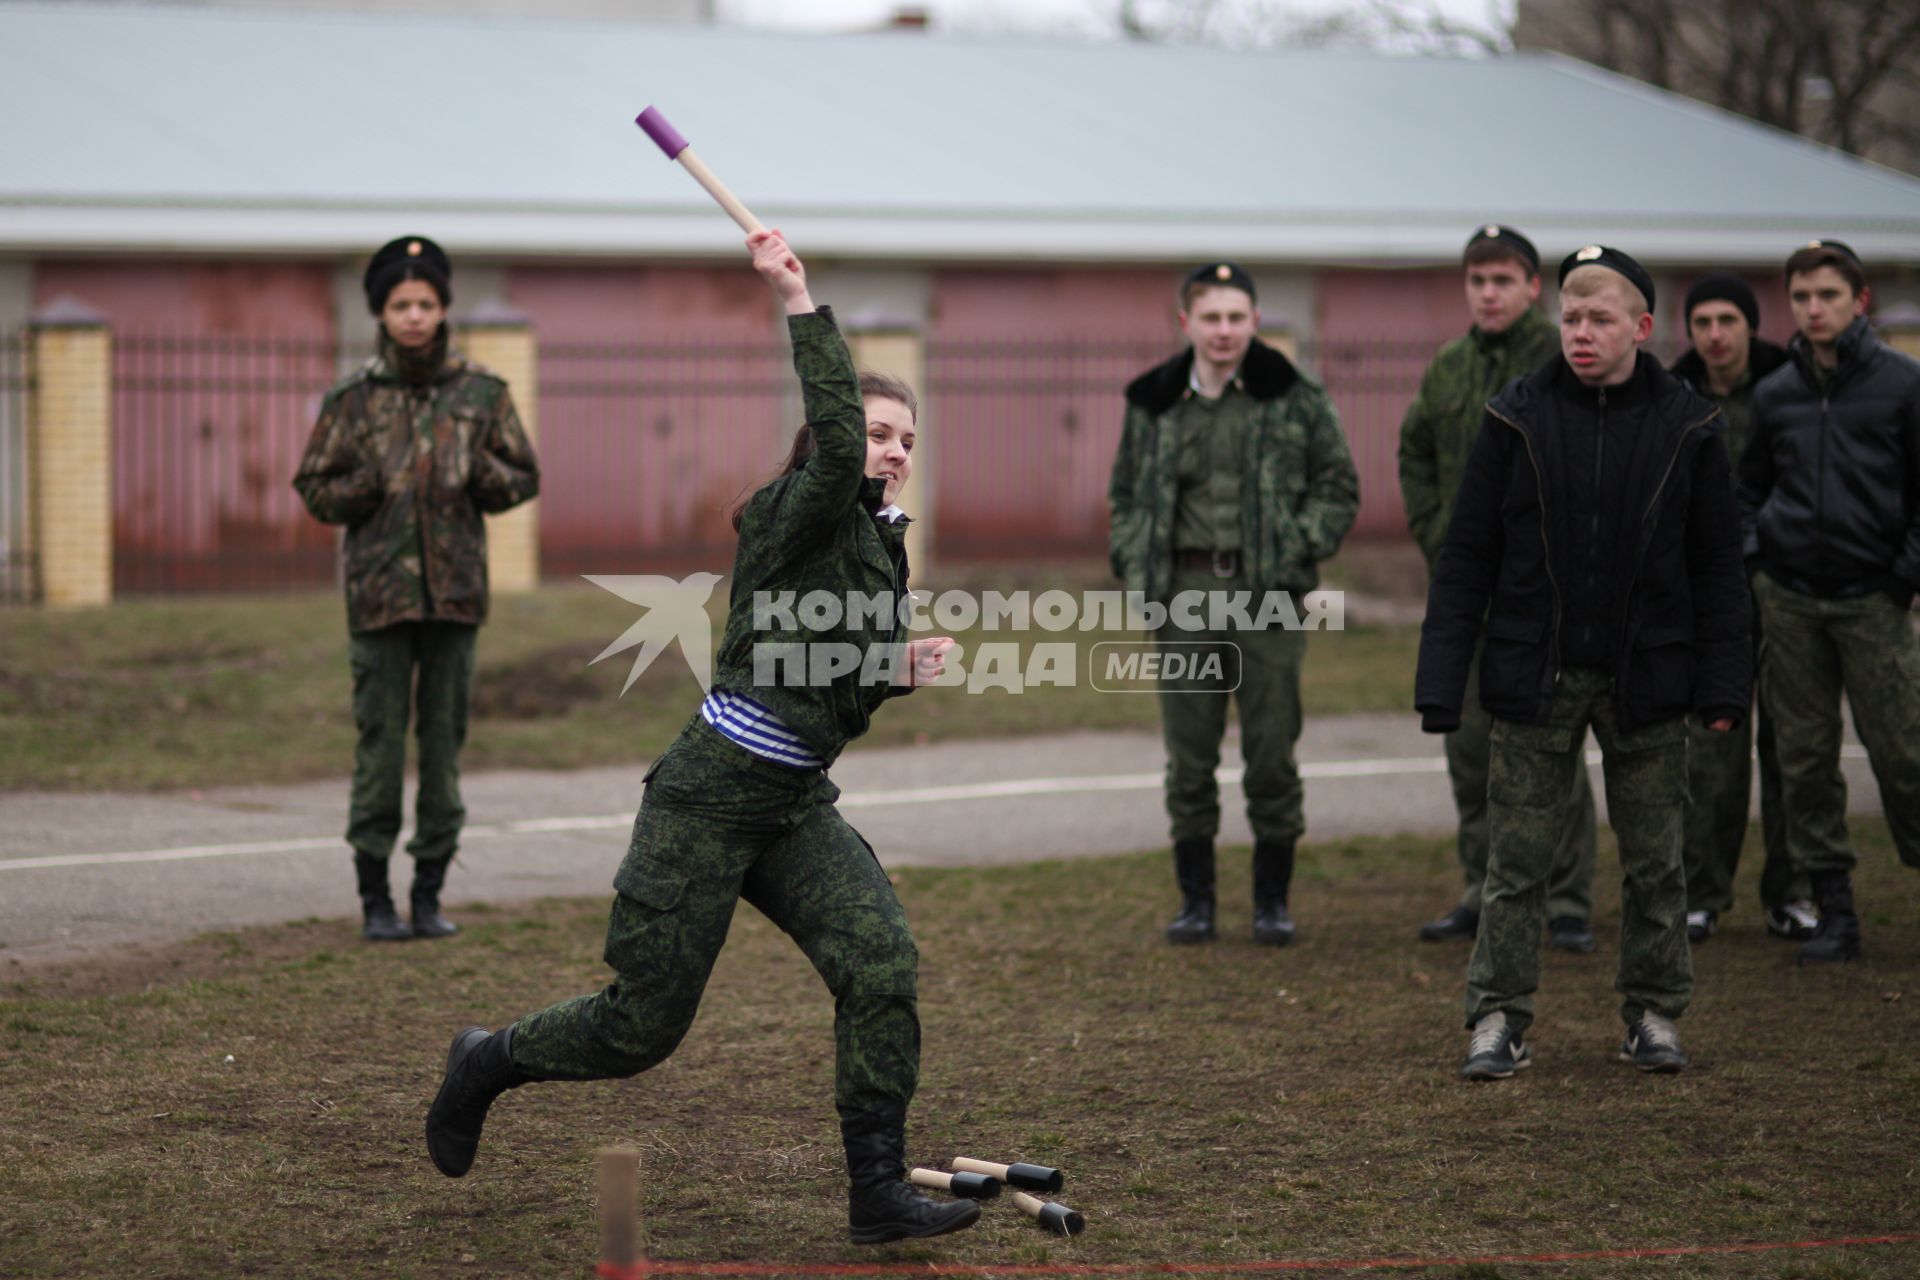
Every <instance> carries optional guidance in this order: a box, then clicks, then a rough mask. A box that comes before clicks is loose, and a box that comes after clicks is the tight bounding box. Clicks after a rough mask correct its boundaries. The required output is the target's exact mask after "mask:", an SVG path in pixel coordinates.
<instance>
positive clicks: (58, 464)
mask: <svg viewBox="0 0 1920 1280" xmlns="http://www.w3.org/2000/svg"><path fill="white" fill-rule="evenodd" d="M28 323H29V325H30V326H31V332H32V342H33V350H32V356H31V360H32V368H33V390H32V393H31V399H30V401H29V407H28V410H27V433H28V441H29V444H28V461H27V482H28V484H29V485H30V486H31V495H32V496H31V497H30V498H29V508H28V509H29V511H30V512H31V514H32V521H33V546H34V550H35V551H36V552H37V553H38V555H39V559H40V598H41V599H42V600H43V601H44V602H45V603H47V604H49V605H53V606H55V607H57V608H70V607H74V606H80V605H99V604H107V603H109V602H111V601H112V599H113V421H112V414H113V387H112V379H113V340H112V338H111V337H110V336H109V335H108V333H107V318H106V316H105V314H103V313H102V312H99V311H96V310H94V309H93V308H92V307H90V306H88V305H86V304H85V303H83V302H79V301H77V300H75V299H73V298H67V297H61V298H57V299H55V300H54V301H53V302H51V303H49V304H48V305H47V306H45V307H44V308H42V309H41V310H39V311H38V312H36V313H34V315H33V316H32V317H31V318H30V319H29V321H28Z"/></svg>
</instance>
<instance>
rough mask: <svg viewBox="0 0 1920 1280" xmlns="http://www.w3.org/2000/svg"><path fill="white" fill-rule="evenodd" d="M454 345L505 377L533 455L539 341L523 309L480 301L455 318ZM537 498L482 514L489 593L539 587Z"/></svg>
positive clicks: (536, 446) (536, 432)
mask: <svg viewBox="0 0 1920 1280" xmlns="http://www.w3.org/2000/svg"><path fill="white" fill-rule="evenodd" d="M459 336H460V343H459V345H460V347H461V348H462V349H463V350H464V351H465V353H466V356H467V358H468V359H470V360H472V361H473V362H474V363H476V364H481V365H485V366H486V367H487V368H489V369H491V370H492V371H493V372H495V373H497V374H499V375H500V376H501V377H503V378H505V379H506V380H507V387H508V389H509V390H510V391H512V392H513V407H514V408H515V409H517V410H518V411H519V413H520V424H521V425H522V426H524V427H525V428H526V429H527V439H528V441H529V442H530V443H532V445H533V447H534V450H535V453H536V454H537V453H538V451H539V448H540V432H539V413H540V384H539V382H538V379H537V374H536V372H535V366H536V363H537V361H538V357H539V344H537V343H536V342H535V341H534V339H533V326H532V325H531V324H530V323H529V322H528V320H527V317H526V315H525V313H523V312H520V311H516V310H514V309H513V308H512V307H509V306H507V305H506V304H505V303H503V302H498V301H495V300H492V299H487V300H485V301H482V302H481V303H479V304H478V305H477V306H475V307H474V308H473V310H472V311H470V312H468V313H466V314H465V315H464V316H462V317H461V318H460V321H459ZM539 505H540V500H539V499H538V498H536V499H534V500H533V501H532V502H523V503H521V504H520V505H519V506H517V507H515V508H514V509H513V510H511V511H506V512H502V513H501V514H499V515H497V516H488V517H487V578H488V582H489V584H490V585H491V587H492V589H493V590H495V591H506V592H513V591H532V590H533V589H534V588H536V587H538V586H539V585H540V520H539V511H538V508H539Z"/></svg>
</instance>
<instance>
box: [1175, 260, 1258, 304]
mask: <svg viewBox="0 0 1920 1280" xmlns="http://www.w3.org/2000/svg"><path fill="white" fill-rule="evenodd" d="M1197 284H1200V285H1210V286H1213V287H1216V288H1226V289H1238V290H1240V291H1241V292H1242V293H1244V294H1246V295H1247V297H1249V298H1251V299H1253V300H1254V301H1255V302H1258V301H1259V300H1260V295H1259V294H1257V293H1255V292H1254V291H1253V277H1252V276H1250V275H1248V274H1247V269H1246V268H1245V267H1243V266H1241V265H1240V264H1239V263H1237V262H1208V263H1204V264H1202V265H1200V266H1197V267H1195V268H1194V269H1193V270H1191V271H1189V272H1187V278H1186V279H1185V280H1182V281H1181V282H1180V293H1181V295H1182V296H1185V294H1186V292H1187V290H1188V289H1191V288H1192V287H1193V286H1195V285H1197Z"/></svg>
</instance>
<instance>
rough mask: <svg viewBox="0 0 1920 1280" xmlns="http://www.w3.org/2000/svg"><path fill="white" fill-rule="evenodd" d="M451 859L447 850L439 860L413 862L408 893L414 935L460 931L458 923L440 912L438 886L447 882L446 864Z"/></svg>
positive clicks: (438, 935) (434, 935) (449, 934)
mask: <svg viewBox="0 0 1920 1280" xmlns="http://www.w3.org/2000/svg"><path fill="white" fill-rule="evenodd" d="M452 861H453V855H452V854H448V855H447V856H446V857H444V858H442V859H440V860H439V861H438V862H418V861H416V862H415V863H414V864H413V888H412V890H410V891H409V892H408V894H407V897H408V898H409V899H410V900H411V901H412V904H413V936H414V937H416V938H448V937H452V936H453V935H454V934H456V933H458V932H460V926H459V925H457V924H455V923H454V922H453V921H451V920H449V919H447V918H446V917H445V916H443V915H441V914H440V886H441V885H443V884H445V883H446V882H447V867H448V865H449V864H450V863H452Z"/></svg>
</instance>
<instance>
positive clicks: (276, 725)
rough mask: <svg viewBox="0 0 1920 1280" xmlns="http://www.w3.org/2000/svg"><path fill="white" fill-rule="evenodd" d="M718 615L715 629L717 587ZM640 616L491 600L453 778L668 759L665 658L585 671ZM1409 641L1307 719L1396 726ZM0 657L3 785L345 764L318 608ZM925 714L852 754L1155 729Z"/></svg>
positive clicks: (583, 593) (1357, 654) (962, 702)
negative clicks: (459, 773)
mask: <svg viewBox="0 0 1920 1280" xmlns="http://www.w3.org/2000/svg"><path fill="white" fill-rule="evenodd" d="M1078 572H1080V573H1081V575H1082V577H1081V578H1080V579H1075V578H1073V577H1071V576H1053V577H1047V578H1044V579H1043V578H1039V577H1037V576H1035V574H1034V573H1033V571H1031V570H1029V571H1025V573H1024V576H1008V575H1002V576H1000V577H998V578H989V577H982V576H976V577H974V578H972V579H966V580H956V581H935V582H932V583H930V584H929V585H930V586H931V588H932V589H933V590H935V591H936V592H937V591H944V590H948V589H950V588H952V587H956V586H958V587H964V588H972V589H976V590H977V589H980V588H982V587H986V586H991V587H994V588H995V589H1003V590H1011V589H1013V588H1015V587H1032V588H1034V589H1036V590H1038V589H1041V588H1042V587H1060V588H1063V589H1068V590H1073V591H1079V590H1081V589H1083V588H1084V589H1089V590H1103V589H1110V588H1111V587H1112V586H1113V584H1112V583H1111V582H1103V581H1101V580H1099V579H1098V578H1097V577H1094V576H1092V575H1091V573H1090V572H1089V571H1087V570H1084V569H1082V570H1079V571H1078ZM714 603H715V609H714V612H715V615H716V619H718V618H719V617H720V616H721V614H722V612H723V610H724V605H725V592H724V589H723V590H721V591H719V592H716V593H715V602H714ZM638 616H639V611H638V610H637V609H635V608H634V607H633V606H630V605H628V604H626V603H625V602H623V601H621V600H620V599H618V598H617V597H615V596H613V595H610V594H608V593H607V592H605V591H601V590H599V589H598V588H595V587H592V586H588V585H585V584H581V585H577V586H571V587H567V586H562V587H550V588H547V589H544V590H542V591H539V592H537V593H534V594H532V595H526V596H512V597H502V598H500V599H497V600H496V601H495V602H494V612H493V618H492V620H491V621H490V622H489V624H488V625H487V627H486V628H485V629H484V630H483V631H482V632H481V635H480V642H479V659H478V669H477V672H476V675H475V679H474V718H473V721H472V725H471V730H470V735H469V738H468V743H467V748H466V751H465V753H464V756H463V763H464V766H465V767H466V768H469V769H485V768H494V767H516V768H552V769H566V768H576V767H580V766H586V765H612V764H621V763H629V762H633V761H638V760H643V759H647V758H651V757H652V756H654V755H656V754H658V753H659V752H660V751H661V750H663V749H664V748H665V747H666V745H667V744H668V743H669V742H671V741H672V740H673V736H674V734H676V733H677V732H679V730H680V727H681V725H683V724H684V723H685V722H686V718H687V716H688V715H689V714H690V713H691V712H692V710H693V708H694V706H695V705H696V703H697V701H698V697H699V687H698V685H697V684H696V683H695V682H694V679H693V677H692V675H691V674H690V673H689V672H688V669H687V665H686V662H685V661H684V660H683V659H682V658H681V657H680V655H679V653H678V652H677V650H675V651H672V652H669V653H667V654H665V655H663V656H662V658H661V659H660V660H659V661H656V662H655V663H654V664H653V665H652V666H650V667H649V668H648V669H647V671H646V672H645V673H644V674H643V675H642V676H641V677H640V679H639V680H638V681H637V682H636V683H635V684H634V686H633V688H632V689H631V690H630V691H629V692H628V693H627V694H626V695H625V696H624V697H622V696H620V689H621V685H622V684H623V683H624V682H625V680H626V678H627V672H628V668H629V666H630V665H631V661H632V654H631V652H629V653H626V654H618V655H615V656H613V657H611V658H609V659H607V660H606V661H605V662H602V663H600V664H598V665H596V666H588V665H587V664H588V663H589V662H590V661H591V660H592V659H593V657H594V656H595V655H596V654H598V653H599V652H600V651H601V650H602V649H604V648H605V647H606V646H607V645H608V644H609V643H611V642H612V641H613V640H614V639H615V638H616V637H617V636H619V635H620V634H621V632H623V631H624V630H626V628H627V627H628V626H629V625H630V624H631V623H632V622H633V621H634V620H635V619H636V618H637V617H638ZM958 638H959V639H960V640H961V641H962V643H963V644H965V645H966V646H967V648H968V650H969V651H970V652H971V651H974V650H976V649H977V648H978V645H979V643H980V642H981V641H982V640H999V641H1005V640H1008V639H1019V640H1023V641H1027V642H1031V641H1033V640H1035V639H1043V640H1048V641H1057V640H1068V639H1070V640H1073V641H1075V642H1076V643H1077V644H1078V646H1079V648H1080V652H1081V656H1082V662H1081V665H1080V669H1081V670H1082V671H1084V670H1086V669H1087V664H1086V662H1085V656H1086V654H1087V653H1088V652H1089V651H1090V650H1091V648H1092V646H1093V645H1094V644H1096V643H1099V642H1102V641H1108V640H1113V639H1119V638H1134V639H1137V638H1138V637H1137V634H1132V635H1125V634H1123V633H1106V632H1099V631H1094V632H1080V631H1075V632H1072V633H1067V634H1061V635H1053V634H1048V633H1037V634H1036V635H1029V636H1025V637H1012V636H1009V635H1008V634H1007V633H1005V632H995V633H983V632H980V631H978V630H975V631H972V632H962V633H960V634H959V635H958ZM1417 643H1418V635H1417V632H1416V630H1415V629H1413V628H1410V627H1355V628H1352V629H1349V630H1346V631H1342V632H1329V633H1322V634H1317V635H1315V636H1314V637H1313V638H1312V641H1311V648H1310V650H1309V656H1308V667H1307V692H1306V697H1307V706H1308V710H1309V711H1310V712H1317V713H1327V712H1341V711H1372V710H1405V709H1406V708H1408V707H1409V706H1410V705H1411V703H1412V693H1413V656H1414V652H1415V649H1416V647H1417ZM1026 651H1027V650H1026V649H1025V647H1024V645H1023V649H1022V652H1023V653H1024V652H1026ZM0 653H4V654H5V655H6V657H5V662H4V664H0V789H10V790H23V789H58V790H103V789H126V790H144V789H164V788H194V787H208V786H216V785H223V784H240V783H249V782H292V781H298V780H302V779H308V778H324V777H340V776H344V775H345V774H347V773H349V772H350V771H351V768H352V758H353V738H354V731H353V718H352V714H351V708H350V706H349V682H348V673H347V637H346V624H345V616H344V608H343V606H342V604H341V602H340V600H339V598H338V596H337V595H336V594H334V593H332V592H327V593H314V594H305V595H290V596H273V597H256V598H248V599H230V598H200V599H192V600H150V601H130V602H125V603H121V604H117V605H115V606H113V607H112V608H111V609H104V610H87V611H83V612H74V613H58V612H50V611H43V610H33V611H27V610H11V611H0ZM924 701H925V703H926V705H925V706H920V707H916V708H915V714H914V715H911V716H897V715H896V716H880V717H877V718H876V720H875V724H874V730H873V732H872V733H871V734H870V735H868V737H867V738H865V739H863V740H862V744H863V745H869V746H886V745H888V744H889V743H894V742H899V741H903V740H907V739H915V740H918V739H922V738H925V739H932V740H939V739H948V738H979V737H991V736H998V735H1003V734H1022V733H1036V732H1048V731H1057V730H1061V729H1110V728H1151V727H1153V726H1154V725H1155V724H1156V723H1157V722H1156V720H1155V716H1156V715H1157V711H1156V708H1155V705H1154V699H1153V698H1151V697H1139V696H1131V697H1129V696H1115V695H1112V694H1106V693H1101V692H1099V691H1098V690H1096V689H1094V688H1092V687H1091V686H1090V685H1088V684H1086V683H1084V682H1083V683H1081V684H1079V685H1077V686H1076V687H1073V688H1046V689H1040V690H1034V691H1029V692H1027V693H1023V694H1020V695H1018V696H1014V695H1011V694H1007V693H1004V692H996V691H987V692H983V693H980V694H978V695H974V696H967V697H941V698H928V699H925V700H924Z"/></svg>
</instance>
